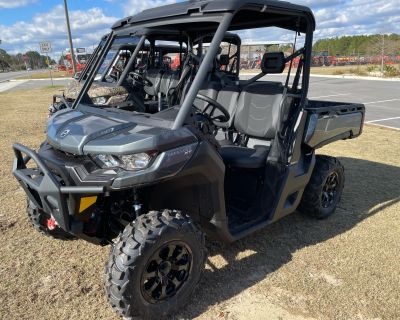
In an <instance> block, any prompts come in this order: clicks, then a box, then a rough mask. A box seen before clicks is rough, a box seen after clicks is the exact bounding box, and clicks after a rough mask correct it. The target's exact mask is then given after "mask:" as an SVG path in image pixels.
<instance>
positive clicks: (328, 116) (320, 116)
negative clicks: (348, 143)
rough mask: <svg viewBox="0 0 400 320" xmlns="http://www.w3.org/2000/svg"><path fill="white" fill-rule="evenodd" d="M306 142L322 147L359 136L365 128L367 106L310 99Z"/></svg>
mask: <svg viewBox="0 0 400 320" xmlns="http://www.w3.org/2000/svg"><path fill="white" fill-rule="evenodd" d="M305 110H306V111H307V112H308V119H307V125H306V130H305V132H306V134H305V137H304V143H305V144H307V145H308V146H310V147H312V148H320V147H322V146H324V145H326V144H328V143H331V142H334V141H337V140H345V139H352V138H355V137H358V136H359V135H360V134H361V132H362V128H363V124H364V117H365V106H364V105H363V104H359V103H344V102H332V101H318V100H309V101H308V103H307V105H306V108H305Z"/></svg>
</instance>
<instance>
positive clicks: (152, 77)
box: [144, 68, 162, 96]
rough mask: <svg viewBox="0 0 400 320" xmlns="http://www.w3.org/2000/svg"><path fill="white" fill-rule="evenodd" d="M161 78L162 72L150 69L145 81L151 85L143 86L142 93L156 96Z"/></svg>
mask: <svg viewBox="0 0 400 320" xmlns="http://www.w3.org/2000/svg"><path fill="white" fill-rule="evenodd" d="M161 78H162V72H161V70H160V69H158V68H152V69H149V70H147V72H146V79H147V80H149V81H150V82H151V83H152V84H153V85H152V86H144V91H145V92H146V93H147V94H148V95H149V96H156V95H157V93H158V90H159V88H160V84H161Z"/></svg>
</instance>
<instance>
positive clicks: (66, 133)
mask: <svg viewBox="0 0 400 320" xmlns="http://www.w3.org/2000/svg"><path fill="white" fill-rule="evenodd" d="M69 132H70V130H69V129H67V130H64V131H63V132H61V134H60V138H65V137H66V136H67V135H68V134H69Z"/></svg>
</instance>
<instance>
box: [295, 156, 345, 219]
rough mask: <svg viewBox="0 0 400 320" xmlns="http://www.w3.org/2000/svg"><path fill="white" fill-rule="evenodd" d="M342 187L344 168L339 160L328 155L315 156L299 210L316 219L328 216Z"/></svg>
mask: <svg viewBox="0 0 400 320" xmlns="http://www.w3.org/2000/svg"><path fill="white" fill-rule="evenodd" d="M343 187H344V168H343V166H342V164H341V163H340V162H339V160H338V159H337V158H334V157H329V156H317V157H316V162H315V167H314V171H313V173H312V175H311V179H310V181H309V183H308V185H307V187H306V189H305V190H304V193H303V198H302V199H301V202H300V205H299V208H298V209H299V211H300V212H301V213H304V214H305V215H308V216H310V217H313V218H317V219H325V218H327V217H329V216H330V215H332V214H333V213H334V212H335V209H336V206H337V204H338V203H339V201H340V197H341V196H342V192H343Z"/></svg>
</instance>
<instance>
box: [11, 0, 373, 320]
mask: <svg viewBox="0 0 400 320" xmlns="http://www.w3.org/2000/svg"><path fill="white" fill-rule="evenodd" d="M255 28H279V29H282V30H284V31H285V32H293V35H296V38H298V39H299V42H301V40H303V43H302V44H301V45H294V46H293V51H292V52H291V53H289V54H286V55H285V54H284V53H283V52H268V53H265V54H264V56H263V59H262V63H261V72H260V74H258V75H256V76H254V77H253V78H251V79H248V80H244V79H241V78H240V77H239V70H240V68H239V65H240V49H239V48H236V49H234V50H232V45H223V44H222V42H223V41H224V39H226V37H229V33H227V32H228V31H237V30H244V29H255ZM314 28H315V20H314V16H313V14H312V12H311V10H310V9H309V8H307V7H304V6H299V5H294V4H290V3H288V2H283V1H272V0H271V1H269V0H251V1H249V0H233V1H222V0H215V1H189V2H183V3H179V4H174V5H168V6H164V7H160V8H155V9H150V10H146V11H143V12H142V13H140V14H138V15H135V16H132V17H128V18H125V19H122V20H120V21H118V22H117V23H115V25H114V26H113V28H112V32H111V34H110V35H109V36H108V37H107V39H105V41H104V44H103V45H102V46H101V47H100V48H99V50H98V52H97V53H96V55H95V58H94V60H93V61H92V62H91V67H90V69H89V70H88V72H87V75H86V78H85V81H84V83H83V85H82V88H81V90H80V91H79V94H78V95H77V97H76V99H74V103H73V105H72V106H71V108H67V109H65V110H61V111H60V112H57V113H56V114H55V115H54V116H53V117H51V118H50V119H49V122H48V130H47V139H46V141H45V142H44V143H43V144H42V145H41V147H40V148H39V150H37V151H33V150H31V149H29V148H28V147H26V146H23V145H20V144H15V145H14V146H13V148H14V152H15V160H14V166H13V173H14V175H15V177H16V178H17V180H18V181H19V183H20V184H21V186H22V188H23V189H24V190H25V192H26V194H27V196H28V214H29V217H30V221H31V223H32V224H33V225H34V226H35V227H36V228H37V229H38V230H39V231H41V232H42V233H44V234H46V235H49V236H53V237H55V238H62V239H71V238H77V239H83V240H86V241H89V242H91V243H95V244H100V245H108V244H110V245H111V253H110V258H109V262H108V264H107V267H106V269H105V288H106V292H107V298H108V300H109V302H110V304H111V305H112V307H113V308H114V309H115V310H116V312H118V314H120V315H121V316H123V317H126V318H135V317H139V318H145V319H161V318H165V317H167V316H168V315H170V314H172V313H174V312H177V311H180V310H182V308H183V306H184V305H185V304H186V303H187V302H188V301H189V299H190V294H191V293H192V292H193V290H194V289H195V286H196V284H197V283H198V281H199V279H200V277H201V274H202V270H203V267H204V264H205V261H206V257H207V255H206V249H205V237H206V236H207V239H214V240H218V241H221V242H222V243H230V242H232V241H235V240H238V239H240V238H242V237H245V236H247V235H249V234H252V233H253V232H255V231H256V230H259V229H261V228H263V227H264V226H266V225H268V224H270V223H272V222H274V221H276V220H278V219H280V218H282V217H284V216H286V215H288V214H290V213H293V212H295V211H296V210H298V211H300V212H302V213H304V214H306V215H309V216H312V217H315V218H318V219H322V218H326V217H328V216H330V215H331V214H332V213H333V212H334V211H335V208H336V206H337V204H338V201H339V199H340V196H341V194H342V190H343V185H344V171H343V167H342V165H341V164H340V163H339V161H338V160H337V159H335V158H333V157H327V156H316V155H315V150H316V149H317V148H319V147H321V146H323V145H325V144H327V143H331V142H334V141H337V140H342V139H351V138H355V137H357V136H359V135H360V134H361V131H362V126H363V120H364V113H365V108H364V106H363V105H360V104H351V103H347V104H346V103H337V102H326V101H311V100H308V99H307V93H308V87H309V77H310V60H311V50H312V37H313V31H314ZM262 31H263V32H262V34H268V30H264V29H262ZM254 32H256V31H254ZM121 37H125V38H126V37H128V38H129V37H134V38H136V39H138V41H137V44H136V46H135V49H134V50H133V52H131V56H130V58H129V61H127V63H126V66H125V67H124V69H123V71H122V72H121V74H120V75H119V77H118V81H116V82H111V84H110V86H120V85H124V86H132V87H134V89H135V90H132V91H131V92H133V93H134V94H133V95H132V96H134V97H132V98H130V99H131V100H130V101H129V103H125V102H124V103H122V104H117V105H115V106H112V107H111V106H107V105H102V104H99V103H97V101H95V99H92V98H91V97H90V95H89V94H88V92H89V91H90V89H91V88H92V85H93V83H94V82H95V79H96V76H97V75H98V74H99V73H101V70H100V69H101V67H102V65H103V63H104V61H105V60H106V59H107V56H108V54H109V52H110V49H111V48H112V47H113V46H114V45H115V43H116V41H118V39H120V38H121ZM236 37H237V36H236ZM166 41H167V42H172V43H175V45H177V46H179V48H180V52H179V55H180V57H181V59H180V61H182V63H181V64H180V66H179V68H178V69H177V70H161V69H160V67H159V66H157V64H156V63H155V61H156V57H154V55H153V56H151V57H150V60H149V63H148V66H147V67H146V70H145V72H143V73H139V72H137V70H136V69H135V68H136V67H135V65H136V63H137V57H138V56H139V54H140V52H141V51H143V48H145V46H150V48H151V51H153V52H154V48H155V46H156V45H157V44H158V43H160V42H166ZM207 42H209V45H207V46H206V45H205V43H207ZM238 47H240V41H239V46H238ZM295 58H299V66H298V68H297V69H295V70H293V71H292V61H293V60H294V59H295ZM285 69H286V70H287V74H285V75H281V78H282V79H283V81H282V82H280V81H266V80H263V78H264V77H269V75H270V74H281V73H283V72H284V70H285ZM273 79H274V80H277V79H279V75H276V76H274V77H273ZM139 106H140V109H138V108H139ZM135 110H145V112H141V113H140V112H137V111H135ZM60 267H62V266H60Z"/></svg>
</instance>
